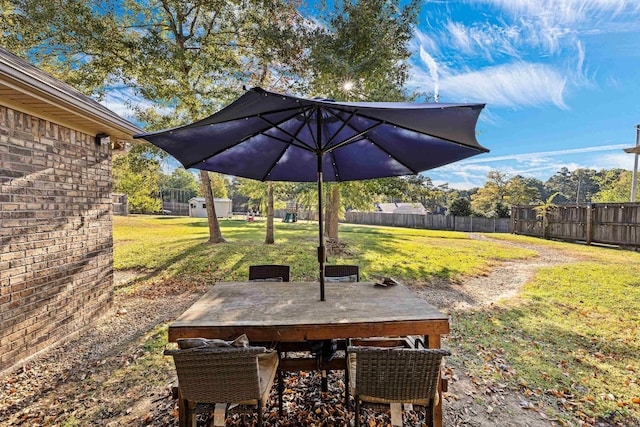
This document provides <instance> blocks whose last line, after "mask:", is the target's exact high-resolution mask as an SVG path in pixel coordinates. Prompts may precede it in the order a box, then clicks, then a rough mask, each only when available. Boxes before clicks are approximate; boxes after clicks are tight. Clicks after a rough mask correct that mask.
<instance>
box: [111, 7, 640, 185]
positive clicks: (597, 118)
mask: <svg viewBox="0 0 640 427" xmlns="http://www.w3.org/2000/svg"><path fill="white" fill-rule="evenodd" d="M638 22H640V0H425V1H424V3H423V6H422V12H421V14H420V19H419V24H418V27H417V28H416V32H415V37H414V40H413V42H412V44H411V49H412V52H413V56H412V59H411V61H412V65H413V69H412V75H411V79H410V82H409V85H410V87H411V88H414V89H418V90H420V91H422V92H429V93H434V94H436V95H437V97H438V99H439V101H440V102H482V103H486V104H487V107H486V108H485V110H484V111H483V113H482V114H481V116H480V121H479V123H478V126H477V130H478V132H479V135H478V140H479V141H480V143H481V144H482V145H484V146H485V147H487V148H489V149H490V150H491V152H490V153H488V154H483V155H480V156H476V157H473V158H471V159H468V160H466V161H462V162H458V163H455V164H452V165H448V166H444V167H441V168H438V169H436V170H431V171H428V172H426V173H425V174H426V175H427V176H429V177H431V178H432V180H433V181H434V183H436V184H442V183H445V182H448V183H449V184H450V186H451V187H453V188H460V189H467V188H471V187H476V186H483V185H484V182H485V178H486V175H487V173H488V172H489V171H490V170H494V169H497V170H500V171H502V172H506V173H508V174H509V175H517V174H519V175H523V176H527V177H535V178H538V179H541V180H543V181H545V180H546V179H547V178H549V177H550V176H551V175H553V174H555V173H556V172H557V171H558V170H559V169H560V168H562V167H567V168H568V169H570V170H573V169H576V168H592V169H597V170H599V169H611V168H623V169H629V170H631V169H632V168H633V155H630V154H626V153H624V152H623V151H622V148H625V147H630V146H632V145H634V144H635V136H636V131H635V125H636V124H640V103H639V101H638V100H640V24H638ZM124 98H126V96H125V97H124ZM122 101H123V97H122V94H118V93H113V94H112V95H111V96H108V97H107V99H106V102H105V104H106V105H107V106H108V107H109V108H112V109H113V110H115V111H117V112H120V113H121V114H123V115H128V114H127V113H126V110H123V108H124V107H123V105H122Z"/></svg>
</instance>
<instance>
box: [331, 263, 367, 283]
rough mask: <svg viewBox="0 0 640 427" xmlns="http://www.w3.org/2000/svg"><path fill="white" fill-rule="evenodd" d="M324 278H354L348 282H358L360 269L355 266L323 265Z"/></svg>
mask: <svg viewBox="0 0 640 427" xmlns="http://www.w3.org/2000/svg"><path fill="white" fill-rule="evenodd" d="M324 276H325V278H326V277H348V278H350V277H351V276H355V280H348V281H350V282H359V281H360V269H359V268H358V266H357V265H325V266H324Z"/></svg>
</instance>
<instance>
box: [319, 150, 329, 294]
mask: <svg viewBox="0 0 640 427" xmlns="http://www.w3.org/2000/svg"><path fill="white" fill-rule="evenodd" d="M317 157H318V230H319V236H318V237H319V241H320V246H318V263H319V264H320V301H324V263H325V260H326V259H327V256H326V253H325V247H324V223H323V215H322V155H321V154H318V155H317Z"/></svg>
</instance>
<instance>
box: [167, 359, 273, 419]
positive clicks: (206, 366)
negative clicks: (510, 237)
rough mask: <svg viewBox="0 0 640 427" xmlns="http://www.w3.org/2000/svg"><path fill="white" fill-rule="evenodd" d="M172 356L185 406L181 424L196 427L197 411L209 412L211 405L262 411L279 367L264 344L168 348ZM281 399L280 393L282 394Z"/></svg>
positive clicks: (260, 415) (259, 415) (260, 417)
mask: <svg viewBox="0 0 640 427" xmlns="http://www.w3.org/2000/svg"><path fill="white" fill-rule="evenodd" d="M165 354H166V355H171V356H173V360H174V363H175V366H176V372H177V374H178V390H179V395H180V399H182V405H183V407H184V408H185V411H184V415H185V420H184V423H181V425H190V424H191V425H192V426H194V427H195V426H196V415H195V414H198V413H210V412H211V405H212V404H219V403H237V404H240V405H253V406H256V408H257V413H258V424H257V425H258V426H262V425H263V424H262V410H263V408H264V406H265V405H266V403H267V401H268V398H269V392H270V390H271V387H272V386H273V382H274V379H275V376H276V373H277V369H278V355H277V353H276V352H267V350H266V349H265V348H264V347H248V348H246V347H239V348H215V347H213V348H192V349H187V350H165ZM279 399H281V396H279Z"/></svg>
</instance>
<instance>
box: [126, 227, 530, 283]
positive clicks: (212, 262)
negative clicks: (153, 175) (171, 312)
mask: <svg viewBox="0 0 640 427" xmlns="http://www.w3.org/2000/svg"><path fill="white" fill-rule="evenodd" d="M220 225H221V230H222V234H223V236H224V237H225V239H226V240H227V242H228V243H227V244H221V245H208V244H206V241H207V238H208V233H209V230H208V228H207V223H206V220H204V219H198V218H177V217H151V216H129V217H114V268H115V269H116V270H126V269H137V270H141V271H146V272H154V273H155V272H160V273H161V277H162V278H164V279H166V278H169V277H176V276H179V277H180V278H181V279H182V280H190V281H201V282H202V281H203V282H206V283H213V282H215V281H231V280H242V279H243V278H246V277H247V274H248V270H249V265H252V264H270V263H275V264H288V265H290V266H291V280H314V279H315V278H316V277H317V275H318V273H317V269H318V264H317V255H316V248H317V246H318V231H317V224H314V223H302V222H298V223H294V224H286V223H282V222H280V221H276V223H275V236H276V243H275V244H274V245H264V244H263V242H264V238H265V223H264V222H253V223H249V222H246V221H241V220H222V221H221V222H220ZM340 238H341V239H342V240H344V241H345V242H346V243H347V246H348V252H347V253H342V254H338V255H335V256H334V255H330V256H329V259H330V262H331V263H338V264H351V263H353V264H357V265H359V266H360V270H361V276H362V277H363V278H364V279H366V278H367V277H370V275H390V276H394V277H398V278H400V279H405V280H411V281H414V282H420V281H427V280H431V279H433V278H443V279H451V280H455V279H458V278H460V277H462V276H464V275H471V274H483V273H486V272H487V271H488V270H489V268H490V266H491V265H493V264H495V263H497V262H500V261H503V260H508V259H519V258H527V257H532V256H535V255H536V253H535V251H531V250H527V249H513V248H509V247H505V246H503V245H500V244H495V243H487V242H480V241H476V240H471V239H469V238H468V237H467V236H466V235H465V234H464V233H454V232H441V231H430V230H412V229H402V228H383V227H362V226H350V225H342V226H341V227H340Z"/></svg>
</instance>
